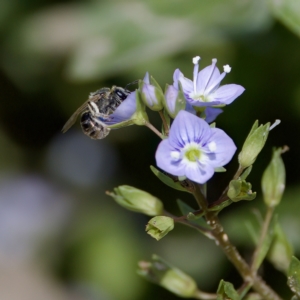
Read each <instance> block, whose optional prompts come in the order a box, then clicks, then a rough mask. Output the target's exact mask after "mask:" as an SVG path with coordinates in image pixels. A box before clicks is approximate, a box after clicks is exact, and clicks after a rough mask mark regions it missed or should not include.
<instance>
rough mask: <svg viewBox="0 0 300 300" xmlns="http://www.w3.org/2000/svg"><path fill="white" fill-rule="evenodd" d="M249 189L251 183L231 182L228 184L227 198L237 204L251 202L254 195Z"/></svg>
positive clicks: (238, 180)
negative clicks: (243, 201)
mask: <svg viewBox="0 0 300 300" xmlns="http://www.w3.org/2000/svg"><path fill="white" fill-rule="evenodd" d="M251 187H252V186H251V183H249V182H246V181H245V180H241V179H237V180H231V181H230V183H229V189H228V192H227V196H228V197H229V198H230V199H231V200H232V201H233V202H238V201H241V200H248V201H250V200H253V199H255V197H256V193H255V192H254V193H253V192H252V190H251Z"/></svg>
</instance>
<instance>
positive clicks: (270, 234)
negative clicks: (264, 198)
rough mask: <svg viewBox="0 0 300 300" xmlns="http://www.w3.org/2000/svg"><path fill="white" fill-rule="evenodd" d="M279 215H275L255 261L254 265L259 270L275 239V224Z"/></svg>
mask: <svg viewBox="0 0 300 300" xmlns="http://www.w3.org/2000/svg"><path fill="white" fill-rule="evenodd" d="M277 222H278V220H277V216H274V217H273V219H272V221H271V223H270V225H269V229H268V233H267V235H266V237H265V239H264V241H263V243H262V246H261V247H260V251H259V253H258V255H257V256H256V260H255V261H254V262H253V267H254V269H255V270H258V269H259V267H260V266H261V264H262V262H263V261H264V259H265V257H266V255H267V253H268V251H269V249H270V247H271V244H272V241H273V239H274V235H275V226H276V224H277Z"/></svg>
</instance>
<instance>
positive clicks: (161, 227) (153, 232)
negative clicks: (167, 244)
mask: <svg viewBox="0 0 300 300" xmlns="http://www.w3.org/2000/svg"><path fill="white" fill-rule="evenodd" d="M173 229H174V220H173V219H172V218H170V217H166V216H156V217H154V218H152V219H151V220H149V222H148V224H147V225H146V232H147V233H148V234H149V235H150V236H151V237H153V238H154V239H156V240H157V241H159V240H161V239H162V238H163V237H164V236H166V235H167V234H168V233H169V232H170V231H171V230H173Z"/></svg>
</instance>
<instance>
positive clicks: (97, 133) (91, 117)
mask: <svg viewBox="0 0 300 300" xmlns="http://www.w3.org/2000/svg"><path fill="white" fill-rule="evenodd" d="M130 93H131V92H130V91H128V90H126V89H124V88H121V87H117V86H113V87H112V88H111V89H110V88H106V87H105V88H102V89H100V90H98V91H96V92H94V93H91V94H90V96H89V98H88V99H87V100H86V101H85V102H84V103H83V104H82V105H81V106H80V107H79V108H78V109H77V110H76V111H75V112H74V114H73V115H72V116H71V117H70V119H69V120H68V121H67V123H66V124H65V126H64V127H63V129H62V132H63V133H65V132H66V131H67V130H69V128H70V127H72V126H73V125H74V123H75V121H76V119H77V117H78V115H79V114H81V119H80V124H81V128H82V130H83V132H84V134H86V135H88V136H89V137H90V138H92V139H103V138H105V137H106V136H107V135H108V134H109V132H110V128H108V127H107V125H106V124H105V123H104V122H105V121H106V120H107V119H108V118H109V115H111V114H112V113H113V112H114V111H115V110H116V109H117V107H118V106H119V105H120V104H121V103H122V102H123V101H124V100H125V99H126V98H127V97H128V95H129V94H130Z"/></svg>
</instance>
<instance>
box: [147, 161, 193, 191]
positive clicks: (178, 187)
mask: <svg viewBox="0 0 300 300" xmlns="http://www.w3.org/2000/svg"><path fill="white" fill-rule="evenodd" d="M150 169H151V171H152V172H153V173H154V175H155V176H156V177H157V178H158V179H159V180H160V181H162V182H163V183H164V184H165V185H167V186H169V187H171V188H173V189H175V190H178V191H182V192H188V193H189V191H188V190H186V189H185V188H184V187H182V186H181V184H180V182H179V181H174V180H173V179H172V178H170V177H169V176H168V175H165V174H164V173H162V172H160V171H159V170H157V169H156V168H155V167H153V166H150Z"/></svg>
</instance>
